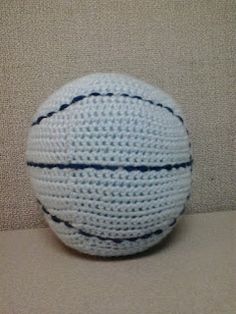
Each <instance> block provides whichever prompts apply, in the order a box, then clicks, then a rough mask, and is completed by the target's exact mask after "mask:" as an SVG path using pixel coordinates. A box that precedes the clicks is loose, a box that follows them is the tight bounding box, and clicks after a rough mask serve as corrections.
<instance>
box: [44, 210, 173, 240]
mask: <svg viewBox="0 0 236 314" xmlns="http://www.w3.org/2000/svg"><path fill="white" fill-rule="evenodd" d="M42 210H43V211H44V213H45V214H47V215H48V216H50V218H51V219H52V220H53V221H54V222H56V223H63V224H64V225H65V226H66V227H68V228H73V229H75V230H77V232H78V233H79V234H81V235H83V236H86V237H94V238H97V239H99V240H103V241H112V242H115V243H121V242H123V241H130V242H134V241H137V240H139V239H148V238H150V237H151V236H153V235H158V234H161V233H162V232H163V230H162V229H157V230H156V231H154V232H151V233H147V234H144V235H142V236H140V237H132V238H107V237H101V236H99V235H93V234H91V233H88V232H86V231H83V230H81V229H78V228H76V227H74V226H73V225H72V224H71V223H69V222H67V221H65V220H62V219H61V218H58V217H57V216H55V215H52V214H50V213H49V211H48V210H47V209H46V208H45V207H44V206H42ZM176 222H177V218H174V220H173V222H172V223H171V224H169V227H173V226H174V225H175V224H176Z"/></svg>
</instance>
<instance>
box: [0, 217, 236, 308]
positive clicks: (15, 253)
mask: <svg viewBox="0 0 236 314" xmlns="http://www.w3.org/2000/svg"><path fill="white" fill-rule="evenodd" d="M235 223H236V211H234V212H218V213H212V214H195V215H187V216H186V215H185V216H184V217H183V219H182V221H181V222H180V223H179V225H178V226H177V228H176V229H175V230H174V231H173V233H172V234H171V235H170V236H169V237H167V239H165V240H164V241H163V242H162V243H161V244H160V245H159V246H157V247H155V248H153V249H152V250H150V251H147V252H145V253H143V254H140V255H137V256H134V257H132V258H122V259H121V258H119V259H102V258H92V257H87V256H85V255H82V254H80V253H77V252H75V251H73V250H71V249H69V248H66V247H65V246H64V245H63V244H62V243H61V242H60V241H59V240H58V239H57V238H56V237H55V236H54V235H53V233H52V231H51V230H49V229H48V228H42V229H35V230H21V231H7V232H2V233H0V247H1V254H0V281H1V286H0V296H1V302H0V313H17V314H21V313H22V314H23V313H34V314H37V313H38V314H42V313H51V314H54V313H55V314H58V313H63V314H64V313H68V314H70V313H71V314H72V313H84V314H93V313H94V314H95V313H96V314H106V313H109V314H120V313H129V314H144V313H148V314H159V313H160V314H163V313H165V314H173V313H176V314H177V313H180V314H189V313H192V314H199V313H204V314H211V313H214V314H222V313H227V314H231V313H235V309H236V306H235V303H234V299H235V276H236V267H235V259H236V255H235V253H236V251H235V246H236V243H235V239H236V231H235V230H236V229H235Z"/></svg>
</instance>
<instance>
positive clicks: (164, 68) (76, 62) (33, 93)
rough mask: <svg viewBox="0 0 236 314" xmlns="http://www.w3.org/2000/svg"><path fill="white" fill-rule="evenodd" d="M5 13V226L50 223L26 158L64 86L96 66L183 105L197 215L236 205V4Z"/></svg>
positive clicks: (36, 4) (45, 6)
mask: <svg viewBox="0 0 236 314" xmlns="http://www.w3.org/2000/svg"><path fill="white" fill-rule="evenodd" d="M0 12H1V13H0V14H1V17H0V19H1V20H0V23H1V24H0V40H1V43H0V49H1V51H0V52H1V70H0V93H1V95H0V96H1V115H0V128H1V132H0V145H1V146H0V165H1V172H0V189H1V199H0V224H1V226H0V227H1V229H13V228H26V227H35V226H39V225H42V224H43V220H42V217H41V213H40V212H39V211H38V209H37V206H36V203H35V200H34V197H33V195H32V191H31V188H30V184H29V180H28V178H27V173H26V167H25V160H24V151H25V140H26V136H27V129H28V127H29V125H30V121H31V117H32V115H33V113H34V112H35V110H36V108H37V106H38V105H39V104H40V102H41V101H43V100H44V99H45V98H46V97H47V96H48V95H49V94H50V93H51V92H52V91H53V90H54V89H55V88H57V87H60V85H62V84H64V83H65V82H67V81H69V80H71V79H74V78H76V77H79V76H82V75H84V74H87V73H90V72H97V71H99V72H107V71H117V72H126V73H129V74H131V75H134V76H137V77H139V78H142V79H144V80H146V81H148V82H150V83H152V84H156V85H159V86H160V87H161V88H163V89H164V90H165V91H167V92H168V93H170V94H172V96H173V97H174V98H175V99H176V100H177V102H179V103H180V104H181V105H182V107H183V110H184V113H185V118H186V121H187V124H188V128H189V129H190V133H191V137H192V142H193V156H194V160H195V164H194V176H193V194H192V199H191V201H190V202H189V205H188V211H189V212H199V211H202V212H206V211H215V210H231V209H233V208H235V207H236V198H235V194H236V193H234V192H235V190H234V189H235V186H234V185H233V174H234V175H235V173H233V168H232V167H233V151H234V152H235V147H233V138H234V136H235V118H236V112H235V111H236V109H235V103H236V96H235V95H236V90H235V77H236V75H235V71H236V68H235V55H236V49H235V30H236V2H235V1H234V0H232V1H230V0H228V1H227V0H225V1H222V0H219V1H217V0H205V1H197V0H196V1H194V0H192V1H191V0H185V1H184V0H176V1H175V0H159V1H152V0H146V1H143V0H142V1H135V0H130V1H129V0H124V1H123V0H120V1H119V0H117V1H111V0H105V1H102V0H101V1H98V0H96V1H88V0H74V1H72V0H71V1H69V0H64V1H62V0H61V1H56V0H55V1H39V0H24V1H19V0H11V1H8V0H2V1H1V2H0ZM234 171H235V169H234Z"/></svg>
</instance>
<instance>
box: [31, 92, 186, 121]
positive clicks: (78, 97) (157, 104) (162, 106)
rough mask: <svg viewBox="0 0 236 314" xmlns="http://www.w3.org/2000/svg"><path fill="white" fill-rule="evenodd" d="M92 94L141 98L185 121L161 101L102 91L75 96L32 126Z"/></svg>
mask: <svg viewBox="0 0 236 314" xmlns="http://www.w3.org/2000/svg"><path fill="white" fill-rule="evenodd" d="M92 96H95V97H97V96H107V97H111V96H123V97H128V98H133V99H139V100H142V101H144V102H148V103H149V104H151V105H155V106H158V107H161V108H164V109H166V110H168V111H169V112H170V113H172V114H173V115H174V116H175V117H177V118H178V119H179V120H180V121H181V122H182V123H184V121H183V119H182V117H181V116H179V115H177V114H176V113H174V111H173V109H172V108H170V107H168V106H164V105H162V104H160V103H154V101H152V100H150V99H144V98H142V97H140V96H136V95H135V96H130V95H128V94H120V95H116V94H113V93H107V94H100V93H96V92H94V93H91V94H89V95H79V96H76V97H74V98H73V99H72V100H71V102H70V103H68V104H63V105H61V106H60V107H59V109H58V110H57V111H51V112H48V113H47V114H46V115H43V116H40V117H38V118H37V119H36V120H35V121H34V122H33V123H32V126H34V125H37V124H40V122H41V121H42V120H43V119H46V118H49V117H51V116H53V115H54V114H55V113H57V112H59V111H63V110H65V109H66V108H68V107H69V106H71V105H73V104H75V103H77V102H79V101H81V100H83V99H84V98H89V97H92Z"/></svg>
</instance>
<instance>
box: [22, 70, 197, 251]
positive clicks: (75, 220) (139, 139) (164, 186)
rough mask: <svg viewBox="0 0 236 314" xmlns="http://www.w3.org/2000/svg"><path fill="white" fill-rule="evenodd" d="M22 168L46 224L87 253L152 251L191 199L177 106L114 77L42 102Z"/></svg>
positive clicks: (94, 78)
mask: <svg viewBox="0 0 236 314" xmlns="http://www.w3.org/2000/svg"><path fill="white" fill-rule="evenodd" d="M27 165H28V167H29V172H30V176H31V181H32V185H33V188H34V190H35V193H36V197H37V198H38V200H39V201H40V203H41V204H42V209H43V212H44V215H45V219H46V220H47V222H48V224H49V226H50V227H51V228H52V230H53V231H54V232H55V233H56V234H57V235H58V237H59V238H60V239H61V240H62V241H63V242H64V243H65V244H66V245H68V246H70V247H72V248H75V249H77V250H79V251H81V252H84V253H88V254H92V255H100V256H120V255H129V254H134V253H138V252H141V251H143V250H146V249H148V248H149V247H151V246H153V245H154V244H156V243H158V242H159V241H160V240H161V239H163V238H164V237H165V236H166V235H167V234H168V233H169V232H170V231H171V230H172V229H173V228H174V226H175V224H176V222H177V219H178V217H179V216H180V215H181V214H182V213H183V208H184V205H185V202H186V199H187V197H188V195H189V193H190V186H191V170H192V157H191V148H190V143H189V138H188V131H187V129H186V127H185V125H184V121H183V118H182V113H181V110H180V108H178V106H177V105H176V104H175V102H174V101H173V99H172V98H171V97H170V96H168V95H166V94H165V93H164V92H163V91H161V90H160V89H158V88H156V87H153V86H151V85H149V84H147V83H145V82H143V81H141V80H138V79H135V78H133V77H130V76H127V75H122V74H113V73H110V74H101V73H100V74H91V75H88V76H85V77H83V78H81V79H78V80H75V81H73V82H71V83H69V84H67V85H65V86H64V87H62V88H61V89H59V90H58V91H56V92H55V93H54V94H53V95H52V96H51V97H49V98H48V99H47V100H46V101H45V102H44V103H43V104H42V105H41V106H40V107H39V109H38V111H37V113H36V115H35V116H34V118H33V123H32V126H31V129H30V132H29V137H28V145H27Z"/></svg>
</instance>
